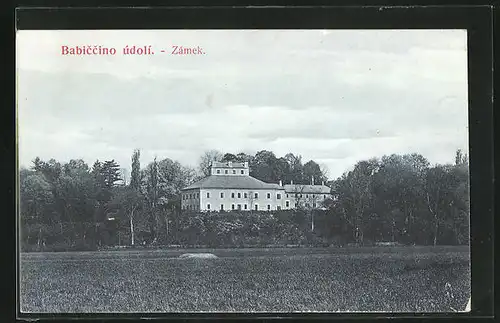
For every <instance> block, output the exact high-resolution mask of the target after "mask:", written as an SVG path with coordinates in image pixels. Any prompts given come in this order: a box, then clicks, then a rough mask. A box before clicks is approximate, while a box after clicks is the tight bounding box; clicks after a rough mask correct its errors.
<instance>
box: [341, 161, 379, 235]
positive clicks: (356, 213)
mask: <svg viewBox="0 0 500 323" xmlns="http://www.w3.org/2000/svg"><path fill="white" fill-rule="evenodd" d="M378 170H379V162H378V160H377V159H370V160H368V161H361V162H358V163H357V164H356V165H355V167H354V169H353V170H352V171H350V172H349V173H345V174H344V175H343V176H342V177H341V178H340V179H339V180H338V181H337V182H336V187H335V190H336V193H337V194H338V195H339V204H340V207H341V210H342V212H341V214H342V216H343V218H344V220H345V221H346V224H348V226H349V227H350V228H351V230H352V233H353V237H354V240H355V241H356V243H363V242H364V233H365V230H366V229H367V222H368V221H367V220H368V219H369V218H370V217H371V216H372V214H371V210H372V208H373V191H372V185H373V178H374V175H375V174H376V172H377V171H378Z"/></svg>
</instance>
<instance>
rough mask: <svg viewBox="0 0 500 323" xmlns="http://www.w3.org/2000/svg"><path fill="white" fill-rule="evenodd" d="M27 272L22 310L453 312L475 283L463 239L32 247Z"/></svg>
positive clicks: (23, 258) (463, 303) (24, 259)
mask: <svg viewBox="0 0 500 323" xmlns="http://www.w3.org/2000/svg"><path fill="white" fill-rule="evenodd" d="M186 252H210V253H213V254H215V255H217V256H218V257H219V258H218V259H179V258H177V257H178V256H179V255H181V254H183V253H186ZM20 275H21V282H20V288H21V290H20V292H21V311H23V312H58V313H61V312H64V313H66V312H73V313H81V312H199V311H204V312H218V311H237V312H248V311H261V312H262V311H270V312H289V311H393V312H415V311H417V312H436V311H439V312H443V311H445V312H447V311H454V310H459V311H460V310H463V309H464V308H465V306H466V304H467V301H468V298H469V290H470V267H469V253H468V249H467V248H462V247H436V248H433V247H397V248H396V247H395V248H384V247H378V248H337V249H306V248H298V249H216V250H214V249H203V250H200V249H196V250H181V249H178V250H141V251H138V250H135V251H134V250H126V251H101V252H67V253H66V252H60V253H32V254H22V255H21V268H20Z"/></svg>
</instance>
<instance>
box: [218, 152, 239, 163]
mask: <svg viewBox="0 0 500 323" xmlns="http://www.w3.org/2000/svg"><path fill="white" fill-rule="evenodd" d="M221 161H222V162H229V161H231V162H237V161H239V160H238V157H236V155H234V154H231V153H226V154H224V157H222V160H221Z"/></svg>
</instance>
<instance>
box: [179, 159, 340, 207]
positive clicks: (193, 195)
mask: <svg viewBox="0 0 500 323" xmlns="http://www.w3.org/2000/svg"><path fill="white" fill-rule="evenodd" d="M328 198H331V189H330V188H329V187H328V186H325V185H324V183H322V184H321V185H314V183H312V184H311V185H302V184H293V183H290V184H287V185H283V184H282V183H281V181H280V183H279V184H272V183H265V182H263V181H260V180H258V179H256V178H254V177H252V176H250V170H249V167H248V162H244V163H236V162H224V163H220V162H214V163H212V166H211V168H210V175H209V176H207V177H205V178H203V179H202V180H200V181H198V182H196V183H194V184H192V185H190V186H188V187H185V188H183V189H182V191H181V207H182V209H183V210H195V211H230V210H243V211H245V210H246V211H250V210H256V211H275V210H288V209H294V208H298V207H303V208H322V207H323V201H324V200H325V199H328Z"/></svg>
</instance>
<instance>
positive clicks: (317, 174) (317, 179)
mask: <svg viewBox="0 0 500 323" xmlns="http://www.w3.org/2000/svg"><path fill="white" fill-rule="evenodd" d="M303 174H304V176H305V179H306V180H308V181H313V182H314V184H316V185H318V184H321V183H323V182H324V181H326V180H327V178H326V176H325V175H324V174H323V172H322V171H321V167H320V166H319V165H318V164H317V163H316V162H315V161H313V160H310V161H308V162H307V163H305V164H304V172H303ZM311 179H312V180H311ZM311 184H313V183H311Z"/></svg>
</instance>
